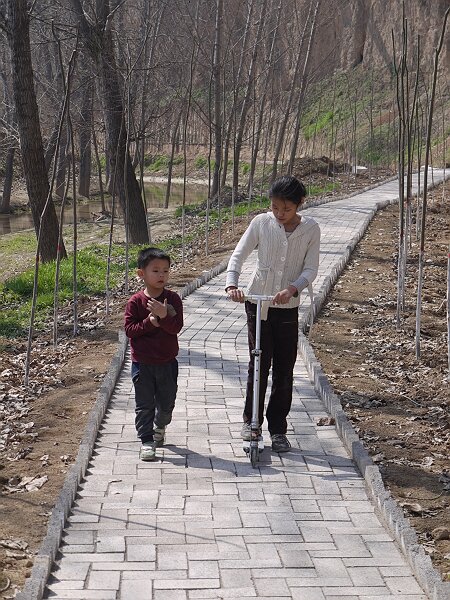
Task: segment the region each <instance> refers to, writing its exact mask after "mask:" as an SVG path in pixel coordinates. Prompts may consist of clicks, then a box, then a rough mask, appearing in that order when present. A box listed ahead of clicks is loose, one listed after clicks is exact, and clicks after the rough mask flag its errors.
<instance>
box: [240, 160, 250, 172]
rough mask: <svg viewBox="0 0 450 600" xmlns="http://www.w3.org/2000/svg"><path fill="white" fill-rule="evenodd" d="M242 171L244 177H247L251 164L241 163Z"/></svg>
mask: <svg viewBox="0 0 450 600" xmlns="http://www.w3.org/2000/svg"><path fill="white" fill-rule="evenodd" d="M241 171H242V174H243V175H247V173H249V172H250V163H248V162H242V163H241Z"/></svg>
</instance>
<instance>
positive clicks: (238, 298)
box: [226, 287, 245, 302]
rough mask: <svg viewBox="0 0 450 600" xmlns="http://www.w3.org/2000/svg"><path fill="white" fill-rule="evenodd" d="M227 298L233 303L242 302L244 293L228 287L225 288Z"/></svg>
mask: <svg viewBox="0 0 450 600" xmlns="http://www.w3.org/2000/svg"><path fill="white" fill-rule="evenodd" d="M226 291H227V294H228V297H229V298H230V299H231V300H233V302H244V300H245V296H244V292H243V291H242V290H240V289H239V288H235V287H229V288H227V290H226Z"/></svg>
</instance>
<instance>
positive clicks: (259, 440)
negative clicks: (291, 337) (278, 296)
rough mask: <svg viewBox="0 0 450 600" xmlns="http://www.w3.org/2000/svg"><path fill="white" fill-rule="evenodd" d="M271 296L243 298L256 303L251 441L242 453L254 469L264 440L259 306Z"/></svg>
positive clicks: (246, 444)
mask: <svg viewBox="0 0 450 600" xmlns="http://www.w3.org/2000/svg"><path fill="white" fill-rule="evenodd" d="M273 298H274V297H273V296H260V295H256V294H251V295H248V296H245V300H251V301H252V302H256V339H255V349H254V350H252V356H254V358H255V366H254V371H253V399H252V420H251V422H250V429H251V434H250V437H251V439H250V440H249V441H246V440H244V444H243V446H244V452H245V453H246V454H248V455H249V458H250V462H251V464H252V467H253V468H255V467H256V463H257V462H258V459H259V454H260V452H262V451H263V450H264V440H263V437H262V435H260V433H259V421H258V412H259V410H258V409H259V371H260V361H261V354H262V350H261V305H262V303H263V302H271V301H272V300H273Z"/></svg>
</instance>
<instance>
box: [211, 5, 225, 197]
mask: <svg viewBox="0 0 450 600" xmlns="http://www.w3.org/2000/svg"><path fill="white" fill-rule="evenodd" d="M222 16H223V0H217V6H216V37H215V40H214V59H213V61H214V62H213V82H214V160H215V163H214V174H213V182H212V188H211V197H212V198H213V197H214V196H215V195H216V194H217V193H218V192H219V179H220V167H221V161H222V112H221V111H222V106H221V94H222V91H221V90H222V86H221V81H220V61H221V52H222Z"/></svg>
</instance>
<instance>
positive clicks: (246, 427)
mask: <svg viewBox="0 0 450 600" xmlns="http://www.w3.org/2000/svg"><path fill="white" fill-rule="evenodd" d="M260 435H261V427H258V436H260ZM241 437H242V439H243V440H244V442H250V441H251V439H252V426H251V423H250V422H249V421H247V422H246V423H242V429H241Z"/></svg>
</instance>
